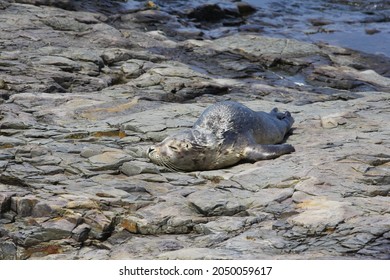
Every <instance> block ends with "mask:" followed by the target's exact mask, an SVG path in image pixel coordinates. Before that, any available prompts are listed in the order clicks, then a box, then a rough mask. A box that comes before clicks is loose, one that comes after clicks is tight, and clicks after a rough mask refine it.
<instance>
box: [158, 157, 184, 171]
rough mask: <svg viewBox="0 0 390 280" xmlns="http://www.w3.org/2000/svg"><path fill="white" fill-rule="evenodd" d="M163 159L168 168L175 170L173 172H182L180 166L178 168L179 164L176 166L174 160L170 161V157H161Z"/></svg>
mask: <svg viewBox="0 0 390 280" xmlns="http://www.w3.org/2000/svg"><path fill="white" fill-rule="evenodd" d="M161 159H162V163H163V165H164V166H165V167H166V168H168V169H169V170H171V171H173V172H182V170H181V169H180V168H178V167H177V166H175V165H174V164H173V163H172V162H170V161H169V159H167V158H165V159H163V158H161Z"/></svg>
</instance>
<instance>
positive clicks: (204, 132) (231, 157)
mask: <svg viewBox="0 0 390 280" xmlns="http://www.w3.org/2000/svg"><path fill="white" fill-rule="evenodd" d="M293 123H294V119H293V117H292V116H291V114H290V113H289V112H287V111H286V112H284V113H281V112H279V111H278V109H277V108H274V109H273V110H272V111H271V112H270V113H266V112H261V111H260V112H256V111H253V110H251V109H250V108H248V107H246V106H244V105H243V104H240V103H237V102H232V101H224V102H218V103H215V104H213V105H211V106H210V107H208V108H207V109H206V110H205V111H204V112H203V113H202V114H201V116H200V117H199V119H198V120H197V121H196V122H195V124H194V125H193V127H192V128H191V129H186V130H183V131H180V132H178V133H177V134H175V135H172V136H169V137H167V138H166V139H164V140H163V141H162V142H161V143H159V144H157V145H155V146H152V147H150V148H149V149H148V151H147V154H148V157H149V158H150V160H151V161H152V162H154V163H155V164H158V165H162V166H165V167H167V168H168V169H170V170H172V171H178V172H180V171H195V170H212V169H219V168H224V167H229V166H232V165H234V164H236V163H238V162H240V161H246V162H256V161H259V160H266V159H274V158H277V157H279V156H281V155H284V154H288V153H292V152H294V151H295V149H294V147H293V146H291V145H289V144H280V143H281V142H282V141H283V140H284V138H285V136H286V134H287V133H288V131H289V130H290V129H291V127H292V125H293Z"/></svg>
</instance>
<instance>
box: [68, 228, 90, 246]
mask: <svg viewBox="0 0 390 280" xmlns="http://www.w3.org/2000/svg"><path fill="white" fill-rule="evenodd" d="M90 231H91V227H90V226H88V225H85V224H81V225H79V226H77V227H76V228H74V229H73V230H72V238H73V239H74V240H76V241H77V242H84V241H85V240H87V239H88V234H89V232H90Z"/></svg>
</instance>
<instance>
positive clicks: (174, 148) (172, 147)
mask: <svg viewBox="0 0 390 280" xmlns="http://www.w3.org/2000/svg"><path fill="white" fill-rule="evenodd" d="M168 147H169V148H170V149H171V150H173V151H175V152H177V151H179V149H178V148H177V147H175V146H172V145H171V146H168Z"/></svg>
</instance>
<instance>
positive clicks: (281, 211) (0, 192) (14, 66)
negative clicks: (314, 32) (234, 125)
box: [0, 0, 390, 259]
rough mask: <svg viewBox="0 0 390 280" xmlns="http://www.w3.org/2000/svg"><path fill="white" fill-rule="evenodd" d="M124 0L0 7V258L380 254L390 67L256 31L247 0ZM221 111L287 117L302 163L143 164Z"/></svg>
mask: <svg viewBox="0 0 390 280" xmlns="http://www.w3.org/2000/svg"><path fill="white" fill-rule="evenodd" d="M79 2H82V3H81V4H80V3H79ZM96 2H98V3H96ZM121 5H122V3H120V2H110V1H107V2H105V1H100V2H99V1H70V0H62V1H49V0H47V1H45V0H37V1H34V0H25V1H0V259H265V258H267V259H390V208H389V205H390V126H389V123H390V95H389V93H390V58H388V57H386V56H384V55H374V54H366V53H361V52H358V51H354V50H350V49H345V48H341V47H337V46H332V45H328V44H325V43H318V44H313V43H308V42H304V41H298V40H294V39H286V38H276V37H269V36H264V35H262V34H261V33H259V32H258V30H257V29H256V28H255V27H253V26H252V28H250V26H248V25H246V24H245V20H246V17H248V16H250V15H251V14H252V13H254V12H255V11H256V8H255V7H252V6H251V5H249V4H246V3H243V2H231V3H229V4H226V5H225V6H223V5H217V4H209V5H207V4H199V5H198V6H196V5H195V6H194V7H190V8H189V9H188V10H185V11H181V12H177V11H176V12H173V11H172V10H164V9H161V8H159V7H158V5H157V4H155V3H153V2H151V1H149V2H145V3H144V2H138V4H137V5H134V8H132V9H130V8H128V9H127V10H126V9H125V10H123V9H121ZM210 11H211V12H212V13H214V14H218V13H219V17H218V21H219V23H221V22H222V23H225V24H224V25H225V26H239V27H241V32H235V33H232V34H226V36H220V37H218V38H212V37H210V36H209V35H210V33H208V35H207V34H206V33H202V31H201V30H202V29H201V28H204V27H205V26H207V24H211V23H210V22H209V20H208V18H207V15H208V13H210ZM203 19H206V22H204V21H202V20H203ZM189 23H191V25H190V24H189ZM229 24H230V25H229ZM206 35H207V36H206ZM222 100H234V101H239V102H242V103H244V104H245V105H247V106H248V107H250V108H252V109H254V110H264V111H270V110H271V109H272V108H273V107H278V108H279V109H280V110H289V111H290V112H291V113H292V115H293V116H294V118H295V124H294V127H293V131H292V135H291V136H290V137H289V138H288V141H287V142H288V143H289V144H292V145H293V146H294V147H295V149H296V152H295V153H293V154H289V155H285V156H282V157H280V158H277V159H275V160H269V161H261V162H257V163H254V164H250V163H243V164H239V165H237V166H234V167H231V168H227V169H221V170H215V171H207V172H190V173H174V172H171V171H169V170H166V169H164V168H162V167H158V166H156V165H154V164H152V163H150V162H149V160H148V159H147V158H146V157H145V150H146V148H147V147H149V146H150V145H151V144H153V143H156V142H158V141H161V140H162V139H163V138H165V137H166V136H167V135H169V134H171V133H173V132H175V131H177V130H179V129H183V128H186V127H190V126H192V124H193V123H194V121H195V120H196V119H197V117H198V116H199V115H200V113H201V112H202V111H203V110H204V109H205V108H206V107H207V106H209V105H210V104H213V103H214V102H216V101H222Z"/></svg>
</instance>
